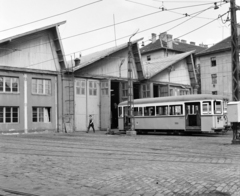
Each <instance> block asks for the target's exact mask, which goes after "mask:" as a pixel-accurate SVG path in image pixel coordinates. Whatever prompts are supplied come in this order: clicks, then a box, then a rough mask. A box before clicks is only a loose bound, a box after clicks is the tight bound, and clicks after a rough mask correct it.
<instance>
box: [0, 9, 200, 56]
mask: <svg viewBox="0 0 240 196" xmlns="http://www.w3.org/2000/svg"><path fill="white" fill-rule="evenodd" d="M154 13H158V12H154ZM195 13H198V12H195ZM195 13H192V14H195ZM151 14H153V13H151ZM192 14H191V15H192ZM146 16H149V14H147V15H143V16H140V17H136V18H134V19H129V20H126V21H122V22H118V23H116V24H115V25H117V24H122V23H125V22H129V21H132V20H135V19H139V18H142V17H146ZM183 18H185V16H182V17H180V18H177V19H174V20H171V21H168V22H165V23H162V24H159V25H156V26H153V27H150V28H148V29H145V30H142V31H139V32H138V33H142V32H145V31H148V30H151V29H154V28H156V27H160V26H163V25H166V24H169V23H172V22H175V21H177V20H181V19H183ZM110 26H113V25H109V26H105V27H101V28H98V29H94V30H91V31H87V32H84V33H81V34H76V35H73V36H68V37H64V38H61V39H56V40H65V39H70V38H73V37H76V36H80V35H83V34H87V33H91V32H94V31H98V30H101V29H104V28H106V27H110ZM129 36H130V35H126V36H124V37H121V38H118V39H116V40H121V39H124V38H127V37H129ZM56 40H55V41H56ZM12 42H13V41H12ZM51 42H53V41H51ZM51 42H44V43H41V44H37V45H33V46H30V47H25V48H21V50H25V49H29V48H34V47H37V46H41V45H45V44H49V43H51ZM111 42H112V41H109V42H105V43H103V44H99V45H96V46H93V47H90V48H86V49H83V50H81V51H86V50H90V49H92V48H96V47H99V46H102V45H106V44H108V43H111ZM13 52H15V50H13V51H12V52H10V53H9V54H11V53H13ZM75 53H76V52H75ZM70 54H74V53H70ZM6 55H8V54H6ZM6 55H2V56H0V57H3V56H6Z"/></svg>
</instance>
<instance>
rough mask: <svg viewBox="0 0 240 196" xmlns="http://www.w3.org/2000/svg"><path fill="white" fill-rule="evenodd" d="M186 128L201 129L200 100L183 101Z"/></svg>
mask: <svg viewBox="0 0 240 196" xmlns="http://www.w3.org/2000/svg"><path fill="white" fill-rule="evenodd" d="M185 115H186V116H185V117H186V130H192V131H199V130H201V108H200V102H194V103H185Z"/></svg>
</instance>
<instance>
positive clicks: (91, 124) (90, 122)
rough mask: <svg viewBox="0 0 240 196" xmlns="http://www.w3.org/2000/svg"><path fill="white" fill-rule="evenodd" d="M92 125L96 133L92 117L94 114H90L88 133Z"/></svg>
mask: <svg viewBox="0 0 240 196" xmlns="http://www.w3.org/2000/svg"><path fill="white" fill-rule="evenodd" d="M90 127H92V129H93V132H94V133H95V129H94V124H93V117H92V115H89V125H88V130H87V132H86V133H88V132H89V129H90Z"/></svg>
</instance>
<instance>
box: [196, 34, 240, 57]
mask: <svg viewBox="0 0 240 196" xmlns="http://www.w3.org/2000/svg"><path fill="white" fill-rule="evenodd" d="M238 46H240V35H239V36H238ZM228 50H231V36H230V37H227V38H226V39H224V40H222V41H220V42H218V43H217V44H215V45H214V46H212V47H210V48H208V49H207V50H204V51H202V52H199V53H197V54H196V56H203V55H206V54H213V53H218V52H223V51H228Z"/></svg>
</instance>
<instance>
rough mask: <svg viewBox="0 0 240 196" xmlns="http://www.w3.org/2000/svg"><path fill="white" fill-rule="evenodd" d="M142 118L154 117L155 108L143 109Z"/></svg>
mask: <svg viewBox="0 0 240 196" xmlns="http://www.w3.org/2000/svg"><path fill="white" fill-rule="evenodd" d="M144 116H155V107H154V106H148V107H144Z"/></svg>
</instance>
